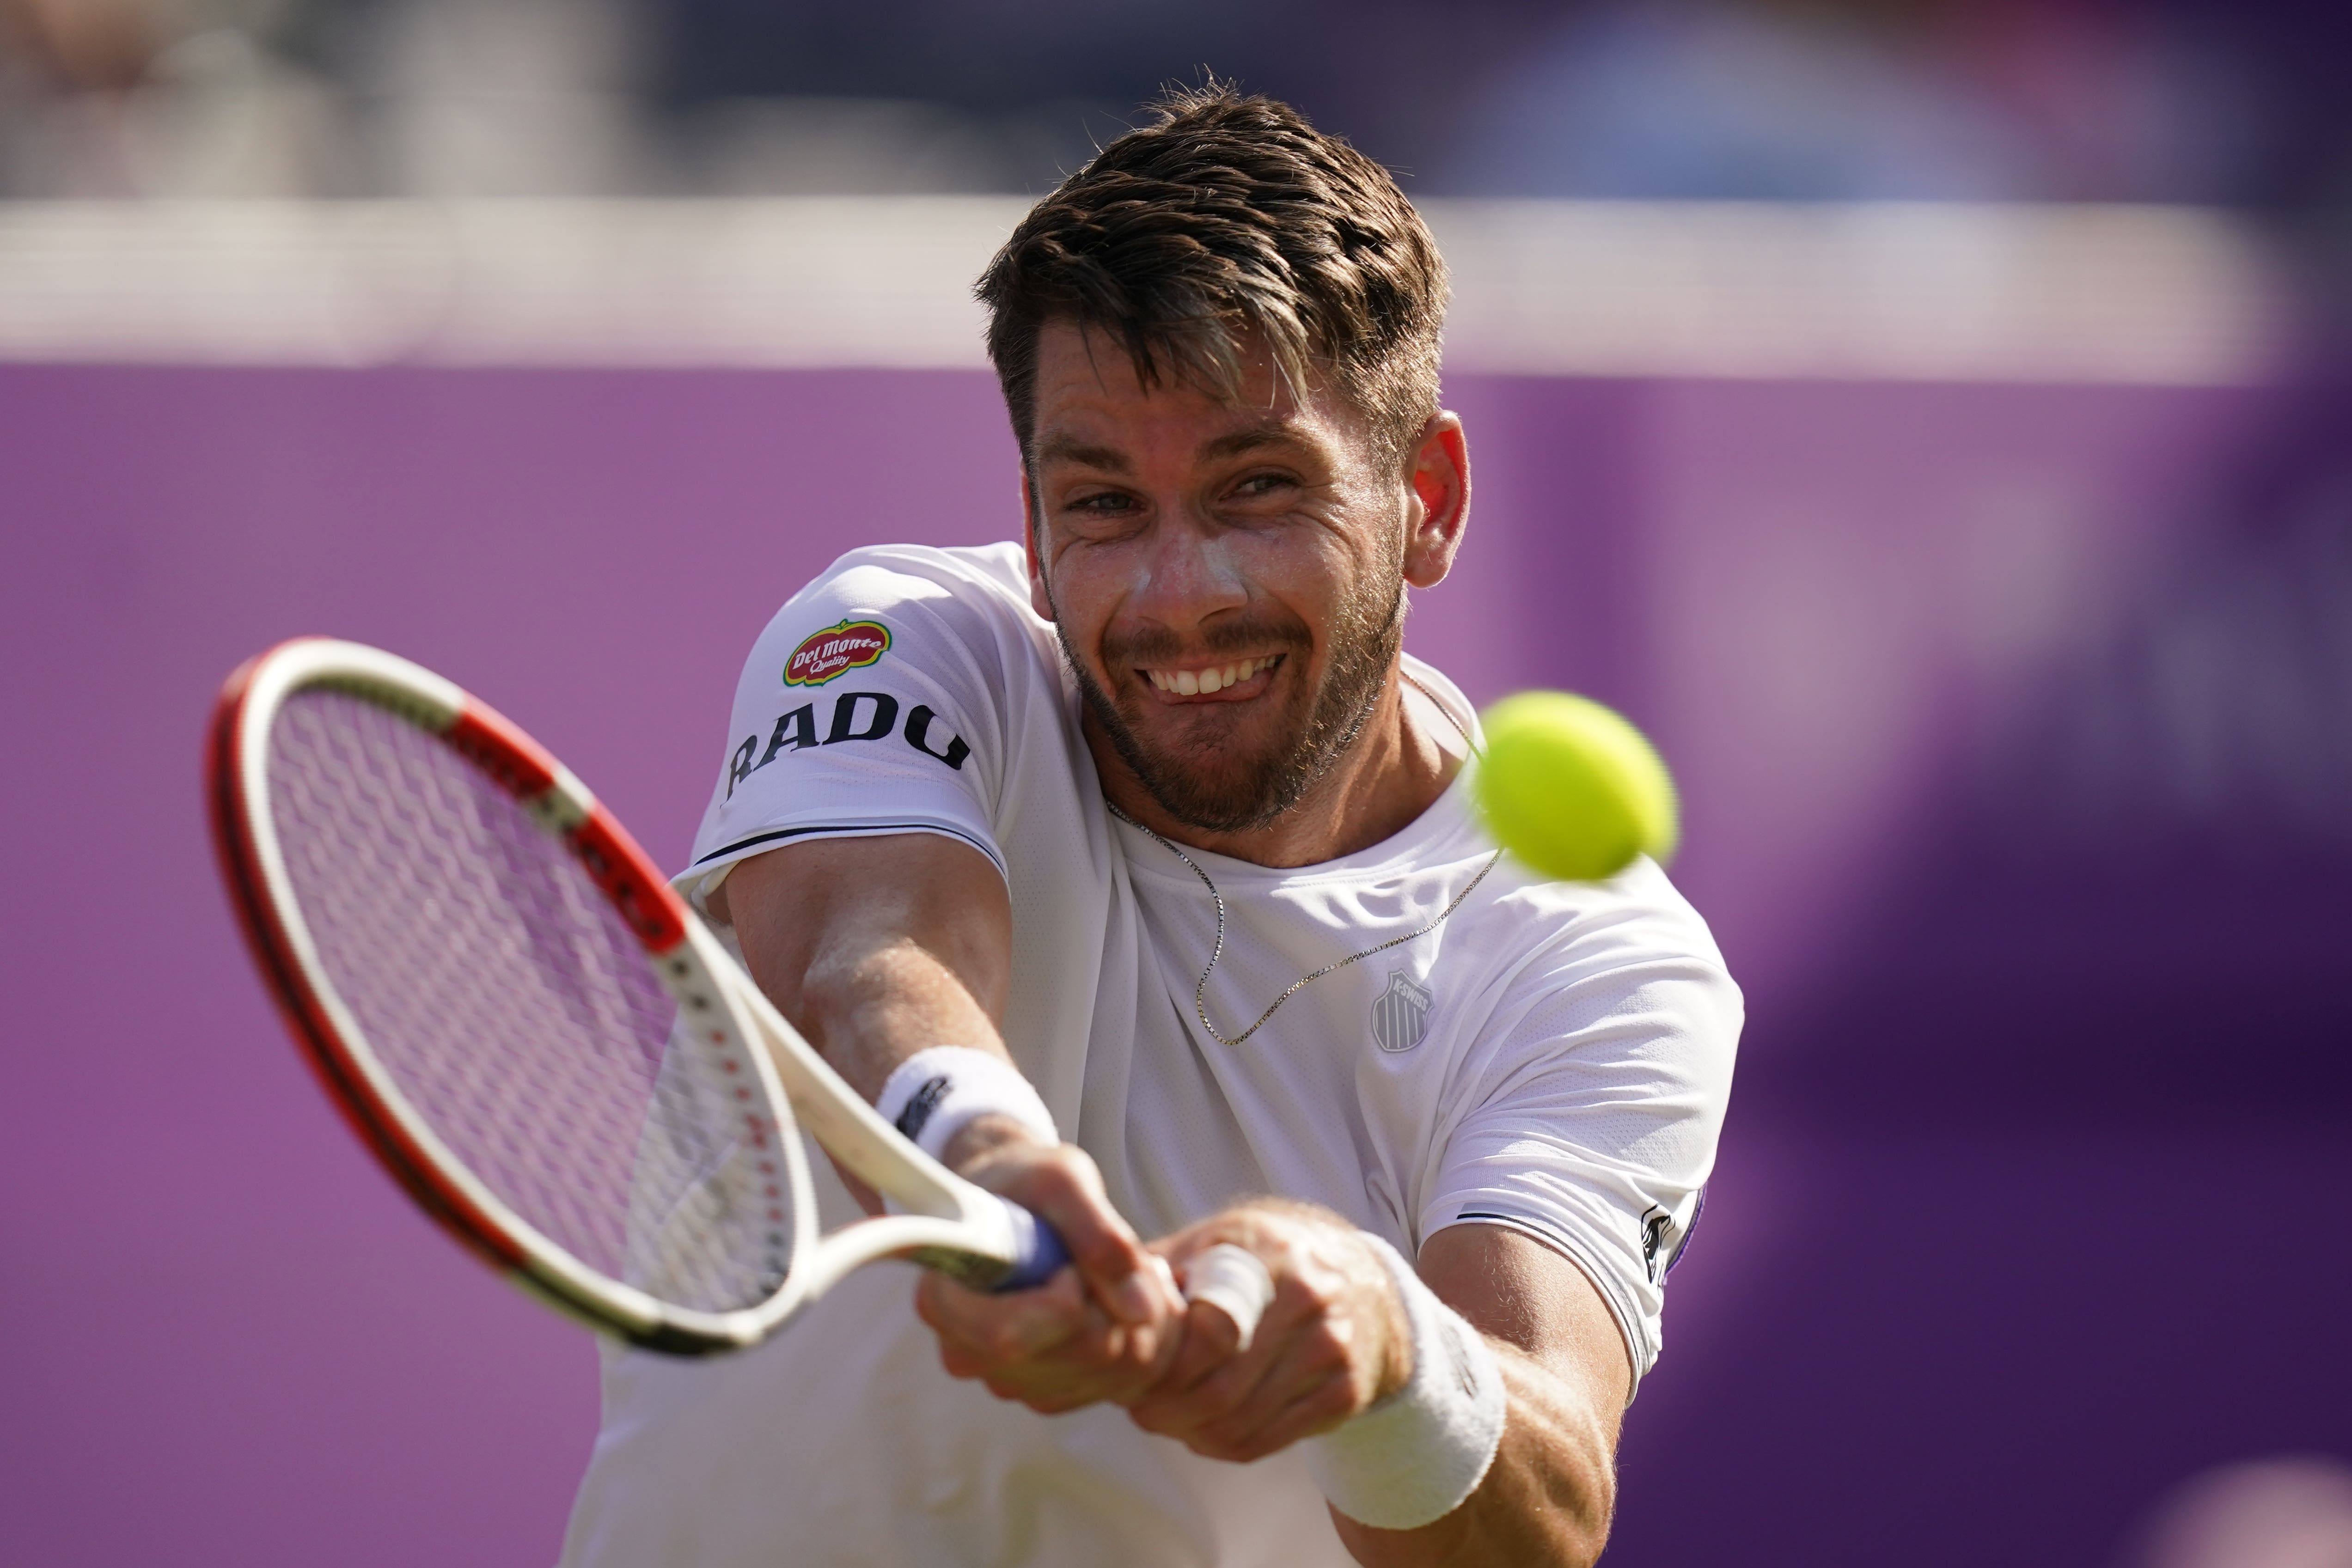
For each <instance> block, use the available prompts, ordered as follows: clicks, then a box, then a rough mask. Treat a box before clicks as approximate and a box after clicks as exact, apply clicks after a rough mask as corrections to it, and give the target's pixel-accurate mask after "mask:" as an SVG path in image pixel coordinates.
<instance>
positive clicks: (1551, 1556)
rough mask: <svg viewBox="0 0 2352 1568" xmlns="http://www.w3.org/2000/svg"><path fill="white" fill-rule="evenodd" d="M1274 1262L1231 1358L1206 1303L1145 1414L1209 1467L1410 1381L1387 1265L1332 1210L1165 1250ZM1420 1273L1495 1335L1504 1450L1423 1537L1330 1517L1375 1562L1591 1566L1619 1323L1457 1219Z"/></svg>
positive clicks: (1490, 1232) (1266, 1219)
mask: <svg viewBox="0 0 2352 1568" xmlns="http://www.w3.org/2000/svg"><path fill="white" fill-rule="evenodd" d="M1221 1240H1223V1241H1234V1242H1237V1243H1239V1244H1241V1245H1244V1246H1246V1247H1248V1248H1249V1249H1251V1250H1252V1251H1254V1252H1255V1253H1257V1254H1258V1255H1259V1256H1260V1257H1261V1258H1263V1259H1264V1260H1265V1261H1266V1263H1267V1265H1268V1267H1269V1268H1270V1269H1272V1270H1273V1272H1274V1274H1275V1278H1276V1297H1275V1301H1274V1305H1273V1306H1272V1307H1271V1308H1270V1309H1269V1310H1268V1312H1267V1314H1266V1318H1265V1322H1264V1323H1262V1324H1261V1325H1260V1327H1259V1330H1258V1338H1257V1340H1256V1342H1255V1343H1253V1344H1252V1346H1251V1348H1250V1349H1249V1350H1248V1351H1247V1352H1245V1353H1244V1354H1241V1355H1238V1356H1233V1357H1232V1358H1231V1359H1230V1360H1226V1359H1224V1354H1225V1353H1226V1352H1229V1351H1230V1349H1231V1337H1230V1335H1229V1334H1228V1335H1226V1336H1224V1337H1223V1342H1222V1343H1214V1342H1215V1340H1216V1336H1215V1335H1214V1334H1213V1333H1212V1332H1210V1330H1209V1329H1208V1328H1207V1327H1206V1326H1205V1325H1204V1323H1203V1322H1202V1320H1203V1318H1204V1314H1202V1312H1198V1311H1197V1310H1196V1312H1195V1314H1194V1315H1195V1320H1196V1322H1195V1326H1194V1332H1192V1333H1188V1334H1187V1335H1186V1338H1185V1342H1184V1344H1183V1347H1182V1350H1181V1352H1180V1354H1179V1355H1178V1356H1177V1358H1176V1361H1175V1363H1174V1364H1173V1366H1172V1367H1171V1370H1170V1371H1169V1373H1168V1374H1167V1375H1165V1376H1164V1377H1163V1379H1162V1380H1161V1382H1160V1384H1159V1385H1156V1386H1155V1387H1154V1388H1153V1389H1152V1390H1151V1392H1150V1394H1149V1395H1148V1396H1145V1398H1143V1399H1142V1400H1141V1401H1139V1403H1138V1404H1136V1406H1134V1415H1135V1418H1136V1421H1137V1422H1138V1424H1139V1425H1140V1426H1142V1427H1146V1428H1147V1429H1148V1430H1151V1431H1155V1432H1161V1433H1164V1434H1166V1435H1168V1436H1171V1437H1178V1438H1181V1440H1182V1441H1183V1442H1184V1443H1185V1444H1186V1446H1188V1447H1190V1448H1192V1449H1193V1450H1194V1451H1195V1452H1197V1453H1202V1454H1205V1455H1208V1456H1209V1457H1211V1458H1223V1459H1231V1460H1248V1459H1255V1458H1261V1457H1263V1456H1265V1455H1266V1454H1270V1453H1273V1452H1276V1450H1278V1449H1280V1448H1286V1447H1287V1446H1288V1445H1289V1444H1291V1443H1293V1442H1295V1441H1297V1440H1298V1439H1299V1438H1301V1437H1311V1436H1314V1435H1316V1434H1318V1433H1322V1432H1328V1431H1330V1430H1332V1429H1333V1428H1335V1427H1339V1425H1341V1424H1342V1423H1343V1422H1345V1421H1346V1420H1348V1419H1349V1418H1350V1417H1351V1416H1356V1415H1358V1414H1360V1413H1361V1412H1362V1411H1363V1410H1364V1409H1366V1408H1367V1407H1368V1406H1370V1405H1372V1404H1373V1403H1375V1402H1376V1401H1378V1400H1380V1399H1382V1398H1385V1397H1387V1396H1389V1395H1391V1394H1393V1393H1395V1392H1397V1391H1398V1390H1399V1389H1401V1388H1402V1387H1403V1386H1404V1385H1405V1383H1406V1382H1407V1380H1408V1379H1409V1378H1410V1377H1411V1375H1412V1340H1411V1333H1410V1330H1409V1328H1408V1327H1407V1325H1406V1320H1405V1316H1404V1313H1403V1311H1402V1305H1401V1303H1400V1302H1399V1301H1398V1298H1397V1292H1396V1286H1395V1284H1394V1282H1393V1281H1392V1280H1391V1278H1390V1276H1389V1274H1388V1271H1387V1269H1386V1267H1385V1266H1384V1265H1383V1264H1382V1263H1381V1261H1380V1260H1379V1258H1378V1257H1377V1256H1376V1255H1374V1253H1373V1251H1372V1249H1370V1247H1368V1246H1367V1245H1366V1244H1365V1243H1364V1242H1363V1240H1362V1239H1360V1237H1359V1236H1358V1234H1357V1232H1356V1231H1355V1230H1354V1228H1352V1227H1350V1226H1349V1225H1348V1223H1347V1222H1346V1221H1345V1220H1343V1219H1341V1218H1339V1217H1338V1216H1336V1215H1331V1214H1328V1213H1325V1212H1323V1211H1321V1210H1318V1209H1312V1208H1308V1207H1305V1206H1303V1205H1292V1204H1250V1205H1244V1206H1243V1207H1240V1208H1237V1209H1233V1210H1228V1211H1227V1212H1226V1213H1224V1214H1222V1215H1219V1216H1216V1217H1214V1218H1211V1219H1208V1220H1205V1221H1203V1222H1202V1223H1201V1224H1200V1225H1197V1226H1194V1227H1192V1228H1191V1229H1189V1230H1187V1231H1184V1232H1182V1233H1181V1234H1180V1235H1179V1236H1177V1237H1174V1238H1171V1239H1170V1241H1169V1242H1168V1243H1166V1244H1165V1245H1166V1247H1167V1249H1168V1250H1169V1252H1170V1254H1171V1257H1173V1258H1175V1259H1177V1260H1179V1261H1181V1260H1182V1259H1183V1258H1184V1257H1187V1256H1189V1255H1190V1254H1191V1253H1192V1252H1194V1251H1197V1250H1199V1249H1201V1248H1203V1247H1206V1246H1208V1245H1209V1244H1210V1243H1211V1242H1213V1241H1221ZM1418 1267H1419V1272H1420V1274H1421V1277H1422V1279H1423V1281H1424V1282H1426V1283H1427V1284H1428V1285H1429V1286H1430V1288H1431V1290H1432V1291H1434V1292H1435V1293H1436V1295H1437V1297H1438V1298H1439V1299H1440V1300H1441V1301H1444V1302H1445V1303H1446V1304H1447V1305H1448V1306H1450V1307H1452V1308H1453V1309H1454V1311H1455V1312H1459V1313H1461V1314H1462V1316H1463V1317H1464V1318H1465V1319H1466V1320H1467V1321H1468V1322H1469V1323H1470V1324H1471V1326H1472V1327H1473V1328H1475V1329H1476V1330H1477V1331H1479V1333H1481V1334H1482V1335H1483V1336H1484V1337H1485V1339H1486V1343H1487V1345H1488V1346H1489V1348H1490V1349H1492V1350H1493V1352H1494V1353H1495V1356H1496V1360H1497V1362H1498V1363H1499V1364H1500V1366H1501V1370H1502V1375H1503V1383H1504V1389H1505V1396H1506V1400H1507V1406H1506V1416H1505V1424H1504V1428H1503V1437H1502V1443H1501V1447H1500V1448H1498V1449H1497V1451H1496V1455H1495V1458H1494V1462H1493V1463H1492V1465H1491V1466H1489V1468H1488V1469H1487V1471H1486V1476H1485V1478H1484V1479H1482V1480H1481V1481H1480V1482H1479V1484H1478V1486H1477V1487H1476V1488H1475V1490H1473V1491H1472V1492H1471V1494H1470V1496H1469V1497H1468V1498H1467V1499H1466V1500H1465V1501H1464V1502H1463V1503H1462V1504H1461V1505H1460V1506H1459V1507H1457V1508H1455V1509H1454V1511H1452V1512H1450V1513H1448V1514H1446V1515H1445V1516H1444V1518H1442V1519H1439V1520H1437V1521H1434V1522H1433V1523H1430V1524H1426V1525H1423V1526H1422V1527H1420V1528H1419V1529H1415V1530H1398V1531H1391V1530H1376V1529H1373V1528H1371V1527H1370V1526H1368V1525H1365V1524H1362V1523H1360V1522H1358V1521H1355V1520H1352V1519H1349V1518H1348V1517H1346V1516H1345V1515H1343V1514H1341V1513H1339V1511H1337V1510H1334V1511H1332V1521H1333V1522H1334V1524H1335V1525H1336V1526H1337V1527H1338V1529H1339V1536H1340V1539H1341V1540H1342V1541H1343V1542H1345V1543H1346V1545H1347V1547H1348V1550H1349V1552H1350V1553H1352V1554H1353V1555H1354V1557H1355V1558H1356V1560H1357V1561H1358V1562H1359V1563H1364V1564H1366V1565H1367V1568H1408V1565H1413V1564H1422V1563H1429V1564H1436V1563H1445V1564H1449V1565H1451V1564H1465V1563H1467V1564H1477V1563H1494V1564H1516V1563H1538V1562H1540V1563H1591V1562H1592V1561H1593V1559H1594V1558H1596V1557H1598V1556H1599V1555H1600V1552H1601V1544H1602V1542H1604V1541H1605V1540H1606V1539H1607V1536H1608V1531H1609V1518H1610V1512H1611V1509H1612V1504H1613V1502H1614V1499H1615V1473H1614V1455H1615V1450H1616V1444H1617V1429H1618V1416H1619V1412H1620V1411H1621V1410H1622V1408H1623V1406H1624V1402H1625V1396H1626V1394H1627V1392H1628V1390H1629V1388H1630V1386H1631V1383H1632V1372H1631V1368H1630V1365H1629V1363H1628V1360H1627V1356H1626V1352H1625V1347H1624V1341H1623V1339H1622V1336H1621V1335H1620V1333H1618V1329H1617V1323H1616V1320H1615V1319H1614V1318H1613V1317H1612V1315H1611V1314H1610V1312H1609V1309H1608V1307H1607V1306H1606V1305H1605V1304H1603V1302H1602V1301H1601V1296H1600V1293H1599V1292H1598V1291H1596V1290H1594V1288H1593V1287H1592V1284H1591V1281H1588V1280H1587V1279H1586V1278H1585V1276H1584V1274H1583V1272H1582V1271H1581V1270H1579V1269H1578V1268H1577V1267H1576V1266H1575V1265H1574V1264H1572V1263H1570V1262H1569V1261H1568V1260H1566V1259H1565V1258H1563V1257H1561V1256H1560V1255H1559V1254H1558V1253H1556V1252H1554V1251H1552V1250H1551V1249H1549V1248H1547V1247H1545V1246H1544V1245H1543V1244H1542V1243H1540V1242H1538V1241H1537V1240H1535V1239H1532V1238H1530V1237H1528V1236H1525V1235H1523V1234H1521V1233H1520V1232H1518V1231H1516V1230H1511V1229H1507V1228H1502V1227H1499V1226H1486V1225H1459V1226H1454V1227H1451V1228H1447V1229H1444V1230H1441V1231H1439V1232H1438V1233H1437V1234H1436V1235H1435V1236H1433V1237H1432V1238H1431V1239H1430V1240H1429V1244H1428V1245H1427V1246H1426V1247H1424V1248H1423V1249H1422V1254H1421V1259H1420V1261H1419V1266H1418Z"/></svg>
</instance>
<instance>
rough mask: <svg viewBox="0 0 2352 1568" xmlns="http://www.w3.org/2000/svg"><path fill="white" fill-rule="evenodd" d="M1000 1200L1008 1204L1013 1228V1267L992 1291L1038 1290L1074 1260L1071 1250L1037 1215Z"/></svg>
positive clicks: (1005, 1210)
mask: <svg viewBox="0 0 2352 1568" xmlns="http://www.w3.org/2000/svg"><path fill="white" fill-rule="evenodd" d="M997 1201H998V1202H999V1203H1003V1205H1004V1218H1006V1219H1008V1220H1010V1221H1011V1222H1012V1225H1013V1268H1012V1270H1011V1272H1009V1273H1007V1274H1006V1275H1005V1276H1004V1278H1003V1279H1002V1280H999V1281H996V1283H995V1284H993V1285H992V1286H990V1287H989V1289H990V1290H992V1291H994V1292H995V1293H996V1294H998V1295H1003V1293H1004V1292H1005V1291H1028V1290H1034V1289H1035V1288H1036V1287H1037V1286H1039V1285H1042V1284H1044V1283H1045V1281H1048V1280H1050V1279H1052V1278H1053V1277H1054V1270H1056V1269H1059V1268H1060V1267H1061V1266H1062V1265H1063V1264H1065V1263H1066V1262H1068V1261H1069V1260H1070V1249H1068V1248H1067V1247H1065V1246H1063V1245H1062V1239H1061V1237H1060V1236H1059V1235H1058V1234H1056V1233H1055V1229H1054V1228H1053V1227H1052V1226H1050V1225H1048V1224H1046V1223H1045V1221H1044V1220H1042V1219H1040V1218H1037V1216H1036V1215H1035V1214H1034V1213H1033V1212H1031V1211H1030V1210H1028V1209H1025V1208H1024V1207H1021V1206H1020V1205H1019V1204H1017V1203H1012V1202H1008V1201H1006V1200H1005V1199H1003V1198H998V1199H997Z"/></svg>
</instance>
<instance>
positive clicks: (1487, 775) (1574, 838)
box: [1470, 692, 1680, 882]
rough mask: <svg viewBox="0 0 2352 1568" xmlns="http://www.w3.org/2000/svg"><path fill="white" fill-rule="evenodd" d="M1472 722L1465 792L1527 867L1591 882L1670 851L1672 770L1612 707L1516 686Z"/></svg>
mask: <svg viewBox="0 0 2352 1568" xmlns="http://www.w3.org/2000/svg"><path fill="white" fill-rule="evenodd" d="M1479 721H1480V723H1481V724H1482V725H1483V726H1484V727H1485V729H1486V751H1485V754H1484V755H1483V756H1482V757H1481V758H1479V760H1478V763H1477V766H1476V770H1475V772H1474V773H1473V774H1472V776H1471V779H1470V785H1471V790H1472V793H1473V794H1474V795H1475V798H1476V800H1477V802H1478V809H1479V810H1480V811H1481V813H1482V814H1484V816H1485V817H1486V827H1487V829H1488V831H1491V832H1492V833H1493V834H1494V835H1495V841H1496V842H1497V843H1499V844H1501V845H1502V846H1503V847H1504V848H1505V849H1507V850H1508V851H1510V852H1511V853H1512V854H1513V855H1515V856H1517V858H1518V859H1519V860H1521V861H1523V862H1526V863H1527V864H1528V866H1530V867H1532V868H1533V869H1535V870H1536V871H1538V872H1540V873H1542V874H1544V875H1545V876H1548V877H1553V878H1557V879H1559V880H1560V881H1563V882H1601V881H1605V880H1606V879H1608V878H1610V877H1612V876H1615V875H1616V874H1617V873H1619V872H1621V871H1623V870H1624V869H1625V868H1626V867H1627V866H1628V865H1630V864H1632V863H1633V857H1634V856H1635V855H1637V854H1646V855H1649V856H1651V857H1653V858H1654V859H1656V860H1659V861H1664V860H1665V859H1666V858H1667V857H1668V856H1670V855H1672V854H1673V853H1674V852H1675V839H1676V837H1677V835H1678V833H1679V831H1680V829H1679V827H1678V825H1677V821H1676V816H1677V812H1676V808H1675V781H1674V779H1673V777H1672V776H1671V775H1670V774H1668V773H1667V771H1666V765H1665V763H1664V761H1663V760H1661V759H1660V758H1659V756H1658V753H1657V751H1656V749H1655V748H1654V747H1652V746H1651V745H1650V743H1649V741H1648V740H1647V739H1645V738H1644V737H1643V735H1642V732H1641V731H1640V730H1638V729H1635V728H1634V727H1633V725H1631V724H1630V723H1628V722H1627V721H1626V720H1625V718H1624V716H1622V715H1621V714H1619V713H1617V712H1616V711H1615V710H1614V709H1612V708H1606V707H1603V706H1601V705H1600V704H1599V703H1597V702H1594V701H1592V700H1591V698H1590V697H1580V696H1576V695H1571V694H1570V693H1568V692H1521V693H1520V694H1519V695H1517V696H1510V697H1505V698H1504V699H1503V700H1502V701H1501V702H1498V703H1496V705H1495V706H1492V707H1490V708H1488V709H1487V710H1486V712H1485V713H1484V714H1483V715H1481V716H1480V720H1479Z"/></svg>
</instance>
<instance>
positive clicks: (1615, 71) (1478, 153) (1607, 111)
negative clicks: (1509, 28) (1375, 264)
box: [1448, 0, 2254, 201]
mask: <svg viewBox="0 0 2352 1568" xmlns="http://www.w3.org/2000/svg"><path fill="white" fill-rule="evenodd" d="M2251 120H2252V116H2251V111H2250V109H2249V105H2248V95H2247V94H2246V93H2245V92H2244V91H2243V90H2242V88H2241V86H2240V77H2239V75H2238V73H2237V71H2236V68H2234V67H2233V66H2232V65H2231V62H2230V61H2229V59H2228V58H2227V57H2226V56H2224V55H2223V54H2222V53H2221V51H2220V50H2219V48H2218V47H2217V46H2214V45H2212V44H2210V43H2200V44H2197V45H2194V46H2192V45H2191V44H2190V42H2189V35H2188V34H2187V33H2186V32H2185V31H2184V30H2182V29H2181V28H2179V26H2178V25H2177V24H2171V23H2168V22H2167V21H2166V19H2165V18H2164V16H2163V15H2162V14H2161V13H2157V12H2150V11H2145V10H2137V11H2127V10H2125V9H2122V8H2120V7H2117V6H2115V5H2105V4H2099V3H2096V0H2076V3H2074V4H2055V3H2048V0H2044V3H2042V4H2032V5H2029V4H2021V3H2011V4H1985V3H1983V0H1969V3H1966V4H1962V3H1958V0H1948V3H1942V4H1927V3H1921V4H1912V5H1899V4H1879V5H1870V4H1860V3H1857V4H1849V5H1793V4H1783V5H1763V4H1749V5H1733V4H1728V3H1727V0H1641V3H1638V4H1635V3H1631V0H1628V3H1622V4H1612V5H1606V6H1602V7H1601V8H1598V9H1595V10H1591V11H1586V12H1581V13H1579V14H1578V15H1576V16H1573V17H1572V18H1571V19H1570V21H1569V22H1568V23H1567V24H1566V25H1564V26H1561V27H1559V29H1558V30H1557V31H1555V32H1553V33H1552V34H1551V35H1550V36H1549V38H1548V39H1547V40H1546V41H1544V42H1543V43H1541V44H1539V45H1538V47H1536V48H1535V49H1533V50H1532V51H1530V52H1529V53H1528V56H1527V57H1525V58H1524V59H1522V60H1519V61H1517V62H1514V63H1513V64H1511V65H1510V66H1509V67H1507V68H1506V69H1505V70H1503V71H1502V72H1501V73H1499V74H1498V76H1497V78H1496V81H1495V83H1494V84H1493V88H1492V91H1491V94H1490V95H1489V96H1488V97H1487V98H1486V99H1485V101H1484V103H1483V104H1482V105H1481V106H1480V107H1479V108H1478V109H1477V110H1474V111H1473V112H1472V113H1471V114H1470V116H1469V117H1468V120H1467V129H1466V131H1465V136H1464V143H1463V147H1462V149H1461V151H1460V152H1459V153H1458V154H1457V155H1456V159H1455V162H1454V166H1453V167H1452V169H1451V171H1450V173H1451V179H1450V180H1449V182H1448V183H1450V184H1452V185H1454V186H1457V187H1460V188H1462V189H1465V190H1473V191H1478V192H1485V193H1510V194H1520V195H1529V194H1546V195H1563V196H1604V197H1607V196H1615V197H1653V198H1656V197H1664V198H1673V197H1687V198H1718V199H1732V198H1741V199H1758V200H1809V201H1830V200H1872V199H1899V198H1926V199H1972V200H1984V199H2039V198H2057V199H2094V200H2109V201H2115V200H2176V201H2177V200H2203V199H2210V198H2213V197H2215V196H2219V195H2223V194H2226V193H2228V191H2229V189H2230V188H2231V183H2233V181H2235V180H2237V179H2239V178H2241V177H2242V174H2243V172H2244V166H2245V162H2246V157H2247V152H2248V151H2249V149H2250V148H2251V146H2252V143H2253V141H2254V136H2253V130H2252V123H2251Z"/></svg>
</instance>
